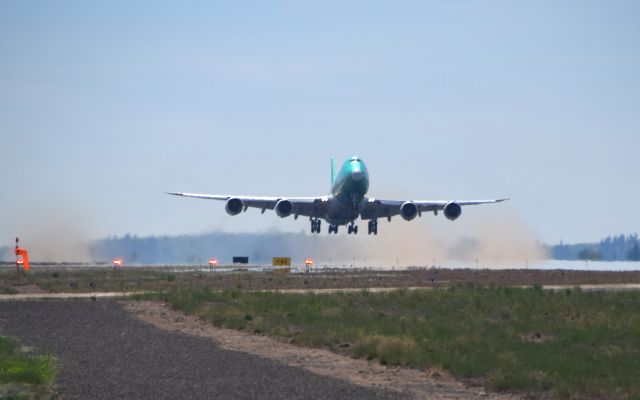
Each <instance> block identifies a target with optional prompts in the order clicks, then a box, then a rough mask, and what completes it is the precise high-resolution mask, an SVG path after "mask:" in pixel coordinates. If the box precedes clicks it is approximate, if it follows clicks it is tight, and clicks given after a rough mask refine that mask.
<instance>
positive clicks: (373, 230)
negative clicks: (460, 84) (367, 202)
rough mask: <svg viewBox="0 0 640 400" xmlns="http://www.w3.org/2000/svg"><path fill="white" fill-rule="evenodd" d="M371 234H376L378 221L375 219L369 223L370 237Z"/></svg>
mask: <svg viewBox="0 0 640 400" xmlns="http://www.w3.org/2000/svg"><path fill="white" fill-rule="evenodd" d="M372 233H373V234H374V235H377V234H378V221H377V220H375V219H372V220H371V221H369V235H371V234H372Z"/></svg>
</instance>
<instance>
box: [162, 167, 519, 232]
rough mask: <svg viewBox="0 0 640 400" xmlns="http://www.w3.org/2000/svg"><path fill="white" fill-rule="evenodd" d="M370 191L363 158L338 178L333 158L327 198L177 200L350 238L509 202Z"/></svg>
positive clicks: (342, 170) (204, 196) (211, 196)
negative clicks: (388, 224) (363, 226)
mask: <svg viewBox="0 0 640 400" xmlns="http://www.w3.org/2000/svg"><path fill="white" fill-rule="evenodd" d="M368 190H369V172H368V171H367V167H366V166H365V165H364V162H363V161H362V159H360V157H357V156H354V157H351V158H349V159H348V160H347V161H345V162H344V164H342V167H341V168H340V171H338V175H337V176H336V174H335V170H334V166H333V158H332V159H331V192H330V194H329V195H328V196H320V197H258V196H232V195H216V194H197V193H175V192H170V193H169V194H172V195H175V196H184V197H195V198H200V199H209V200H222V201H225V202H226V205H225V209H226V211H227V213H228V214H230V215H237V214H239V213H241V212H244V211H247V208H249V207H254V208H259V209H261V210H262V213H264V212H265V211H266V210H275V212H276V214H277V215H278V216H279V217H281V218H285V217H288V216H290V215H292V214H293V217H294V218H295V219H298V217H299V216H301V215H302V216H305V217H309V220H310V221H311V233H320V226H321V220H323V219H324V220H325V221H327V223H329V233H338V226H340V225H347V231H348V233H349V234H352V233H353V234H357V233H358V226H357V225H356V224H355V221H356V220H357V219H358V218H360V219H362V220H368V221H369V235H371V234H374V235H377V234H378V218H387V220H388V221H391V217H393V216H395V215H400V216H401V217H402V218H404V219H405V220H407V221H411V220H412V219H414V218H415V217H417V216H418V217H420V216H422V213H423V212H433V213H434V214H435V215H438V211H442V213H443V214H444V216H445V217H446V218H447V219H449V220H451V221H453V220H455V219H457V218H458V217H459V216H460V214H461V213H462V206H470V205H477V204H487V203H498V202H501V201H505V200H507V199H497V200H462V201H460V200H453V201H441V200H384V199H375V198H371V197H367V196H366V195H367V191H368Z"/></svg>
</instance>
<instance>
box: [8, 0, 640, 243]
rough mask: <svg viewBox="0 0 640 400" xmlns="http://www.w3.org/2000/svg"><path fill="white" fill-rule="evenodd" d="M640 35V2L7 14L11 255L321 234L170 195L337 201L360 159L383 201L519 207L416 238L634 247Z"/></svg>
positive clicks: (237, 6) (46, 7)
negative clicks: (335, 190) (350, 163)
mask: <svg viewBox="0 0 640 400" xmlns="http://www.w3.org/2000/svg"><path fill="white" fill-rule="evenodd" d="M639 17H640V3H637V2H634V1H618V2H591V1H584V2H573V1H571V2H570V1H560V2H551V1H543V2H540V1H535V2H533V1H530V2H498V1H488V2H465V3H439V2H430V1H429V2H406V3H403V4H402V5H398V4H397V3H382V2H349V3H348V4H343V2H333V1H330V2H323V3H322V4H312V3H304V4H303V3H302V2H294V1H291V2H279V3H277V4H269V3H255V4H251V5H248V4H245V3H233V2H232V3H227V4H223V3H218V2H196V3H189V4H188V5H185V4H183V3H172V2H135V3H133V2H122V3H87V2H80V1H62V2H60V1H43V2H38V3H32V2H22V1H5V2H2V3H1V4H0V37H1V38H2V40H0V54H2V61H1V62H0V145H1V146H2V149H3V150H4V154H3V156H2V157H0V163H1V164H0V176H1V177H2V181H3V182H4V183H5V188H4V190H3V191H2V195H1V196H0V209H2V210H3V211H2V213H0V245H4V244H11V243H12V241H13V239H14V238H15V236H16V235H24V234H28V232H32V231H34V230H41V229H42V230H46V229H51V231H52V232H59V231H60V230H63V231H68V232H67V233H69V232H70V233H69V234H71V233H73V234H78V235H81V236H83V237H87V238H99V237H104V236H108V235H124V234H126V233H131V234H137V235H152V234H170V235H172V234H181V233H190V232H202V231H207V230H215V229H220V230H226V231H239V232H240V231H242V232H247V231H252V232H253V231H265V230H274V229H275V230H282V231H295V232H298V231H301V230H305V231H307V230H308V221H306V220H298V221H294V220H293V218H291V217H290V218H287V219H280V218H278V217H277V216H276V215H275V214H274V213H271V214H265V215H262V216H261V215H260V213H259V212H257V211H248V212H247V213H246V214H242V215H239V216H237V217H231V216H228V215H226V213H225V211H224V204H222V203H218V202H210V201H197V200H192V201H190V200H186V199H176V198H172V197H170V196H167V195H166V194H164V193H165V192H166V191H184V192H197V193H220V194H240V195H265V196H267V195H289V196H314V195H322V194H326V193H327V192H328V190H329V158H330V156H332V155H333V156H335V157H336V162H338V163H339V162H341V161H342V160H343V159H345V158H346V157H348V156H351V155H354V154H357V155H359V156H361V157H362V158H363V160H364V161H365V162H366V164H367V166H368V168H369V172H370V176H371V186H370V190H369V195H370V196H373V197H390V198H414V199H416V200H422V199H483V198H498V197H510V198H511V201H510V202H507V203H503V204H501V205H491V206H482V207H473V208H472V207H467V208H463V213H462V217H461V218H460V219H459V220H457V221H455V222H449V221H446V220H445V219H444V218H443V217H442V216H441V215H439V216H438V217H434V216H433V215H430V214H429V215H424V216H423V217H422V219H417V220H414V221H413V222H411V224H429V225H432V226H433V227H434V229H436V230H446V229H455V230H457V231H458V232H464V231H465V229H467V228H468V225H466V224H468V223H475V224H476V225H477V224H478V218H481V219H480V220H481V221H486V220H482V218H490V217H492V216H495V217H496V218H500V215H501V214H502V213H506V214H508V215H515V216H517V218H519V219H520V220H522V221H524V223H525V224H526V226H528V227H529V228H530V229H531V230H532V231H534V232H535V234H536V236H537V237H538V238H539V239H540V240H541V241H543V242H545V243H556V242H558V241H560V240H564V241H565V242H585V241H597V240H599V239H601V238H602V237H604V236H607V235H610V234H618V233H633V232H637V231H638V230H640V213H638V211H637V210H636V209H635V206H636V205H637V204H640V185H638V171H640V157H638V152H639V150H640V113H639V112H638V109H639V108H640V107H639V106H640V76H639V74H638V71H640V52H639V51H638V49H640V25H639V24H638V23H637V21H638V18H639ZM487 216H489V217H487ZM467 221H470V222H467ZM474 221H475V222H474ZM393 223H395V224H408V223H407V222H404V221H403V220H402V219H401V218H399V217H398V218H397V220H395V219H394V222H393ZM452 224H453V225H455V228H451V226H452ZM382 230H383V231H384V227H383V228H382ZM325 234H326V230H325V231H324V232H323V235H325Z"/></svg>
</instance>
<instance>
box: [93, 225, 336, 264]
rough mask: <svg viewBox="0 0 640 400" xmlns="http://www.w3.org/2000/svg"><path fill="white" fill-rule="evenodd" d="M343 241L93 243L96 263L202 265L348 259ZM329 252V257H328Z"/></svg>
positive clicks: (214, 236)
mask: <svg viewBox="0 0 640 400" xmlns="http://www.w3.org/2000/svg"><path fill="white" fill-rule="evenodd" d="M343 242H344V241H340V240H337V239H336V238H335V237H329V236H325V237H322V236H320V237H318V236H309V235H306V234H304V233H260V234H251V233H225V232H215V233H204V234H198V235H181V236H151V237H137V236H131V235H125V236H123V237H111V238H107V239H101V240H97V241H94V242H91V243H90V245H89V253H90V254H91V257H92V259H93V260H109V261H110V260H112V259H113V258H115V257H122V258H123V259H124V260H125V262H127V263H134V264H135V263H141V264H174V263H188V264H203V265H205V264H206V263H207V261H208V260H209V258H211V257H215V258H216V259H218V260H219V262H220V263H223V264H225V263H231V261H232V258H233V257H234V256H247V257H249V262H250V263H252V264H253V263H270V262H271V260H272V258H273V257H291V258H292V260H293V261H294V262H304V259H305V258H307V257H309V255H311V254H316V255H317V254H324V255H326V258H327V259H333V260H334V261H337V260H343V259H344V258H346V257H348V254H349V249H348V247H347V246H345V244H344V243H343ZM327 252H330V254H327Z"/></svg>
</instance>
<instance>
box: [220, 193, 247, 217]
mask: <svg viewBox="0 0 640 400" xmlns="http://www.w3.org/2000/svg"><path fill="white" fill-rule="evenodd" d="M243 208H244V203H242V200H240V199H238V198H236V197H232V198H230V199H229V200H227V204H226V205H225V206H224V209H225V210H226V211H227V214H229V215H238V214H240V213H241V212H242V209H243Z"/></svg>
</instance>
